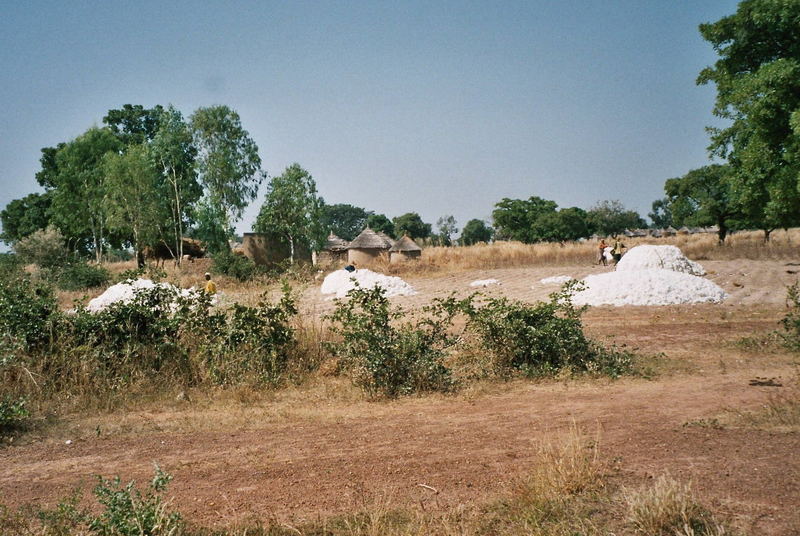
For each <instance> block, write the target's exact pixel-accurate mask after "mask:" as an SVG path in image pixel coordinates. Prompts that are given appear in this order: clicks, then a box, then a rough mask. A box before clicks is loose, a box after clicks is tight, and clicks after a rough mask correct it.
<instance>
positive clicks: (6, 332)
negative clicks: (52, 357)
mask: <svg viewBox="0 0 800 536" xmlns="http://www.w3.org/2000/svg"><path fill="white" fill-rule="evenodd" d="M57 319H58V307H57V304H56V299H55V296H54V295H53V290H52V289H51V288H50V287H48V286H47V285H44V284H42V283H33V282H32V281H31V280H30V279H29V278H27V277H19V278H15V279H10V280H3V279H0V337H8V338H10V339H12V340H16V341H19V342H20V344H22V345H23V346H24V347H25V348H27V349H36V348H39V347H41V346H43V345H45V344H46V343H48V342H49V341H50V338H51V336H52V333H53V328H54V324H55V322H56V321H57Z"/></svg>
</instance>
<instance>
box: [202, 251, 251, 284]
mask: <svg viewBox="0 0 800 536" xmlns="http://www.w3.org/2000/svg"><path fill="white" fill-rule="evenodd" d="M211 271H212V272H214V273H215V274H222V275H227V276H229V277H233V278H236V280H238V281H250V280H251V279H253V278H254V277H255V276H256V275H257V274H258V273H259V268H258V266H257V265H256V263H254V262H253V261H252V260H250V259H248V258H247V257H245V256H244V255H237V254H234V253H228V252H225V253H218V254H216V255H214V263H213V264H212V265H211Z"/></svg>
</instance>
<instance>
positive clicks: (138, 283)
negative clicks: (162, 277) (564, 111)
mask: <svg viewBox="0 0 800 536" xmlns="http://www.w3.org/2000/svg"><path fill="white" fill-rule="evenodd" d="M154 287H161V288H167V289H170V290H173V291H175V292H176V293H177V294H179V295H181V296H193V295H195V294H197V291H196V290H195V289H193V288H190V289H179V288H178V287H175V286H173V285H170V284H169V283H154V282H153V281H151V280H150V279H135V280H132V281H131V280H128V281H123V282H121V283H117V284H116V285H111V286H110V287H108V288H107V289H106V291H105V292H103V293H102V294H100V295H99V296H98V297H96V298H94V299H92V300H90V301H89V304H88V305H87V306H86V310H87V311H89V312H91V313H97V312H99V311H102V310H104V309H106V308H107V307H108V306H109V305H111V304H112V303H117V302H123V303H128V302H130V301H132V300H133V298H134V297H135V296H136V291H137V290H139V289H150V288H154Z"/></svg>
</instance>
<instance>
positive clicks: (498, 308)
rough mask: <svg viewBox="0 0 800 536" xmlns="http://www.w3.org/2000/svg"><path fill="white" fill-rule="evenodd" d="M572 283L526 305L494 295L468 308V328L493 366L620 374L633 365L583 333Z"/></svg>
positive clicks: (528, 371)
mask: <svg viewBox="0 0 800 536" xmlns="http://www.w3.org/2000/svg"><path fill="white" fill-rule="evenodd" d="M575 288H576V287H575V283H574V282H573V283H567V284H566V285H565V286H564V288H563V289H562V290H561V291H559V292H556V293H553V294H551V295H550V301H549V302H539V303H537V304H534V305H529V304H526V303H522V302H516V301H511V300H509V299H507V298H492V299H490V300H488V302H487V303H486V304H485V305H483V306H482V307H472V308H470V309H468V311H467V312H468V314H469V316H470V320H471V327H472V328H473V329H474V330H475V331H476V332H477V333H478V335H479V337H480V341H481V344H482V346H483V347H484V348H485V349H487V350H489V351H490V352H492V354H493V355H494V356H495V358H496V362H497V366H498V367H499V368H500V369H501V370H503V369H505V370H509V369H512V370H518V371H521V372H522V373H524V374H526V375H529V376H538V375H548V374H553V373H555V372H557V371H559V370H561V369H563V368H571V369H573V370H577V371H586V372H597V373H602V374H607V375H610V376H618V375H620V374H622V373H624V372H626V371H628V370H629V369H630V367H631V355H630V354H628V353H626V352H620V351H616V350H607V349H604V348H602V347H601V346H599V345H598V344H596V343H594V342H593V341H591V340H590V339H588V338H587V337H586V335H585V334H584V332H583V324H582V322H581V314H582V313H583V312H584V311H585V307H581V308H576V307H574V306H573V304H572V299H571V298H572V295H573V293H574V292H575Z"/></svg>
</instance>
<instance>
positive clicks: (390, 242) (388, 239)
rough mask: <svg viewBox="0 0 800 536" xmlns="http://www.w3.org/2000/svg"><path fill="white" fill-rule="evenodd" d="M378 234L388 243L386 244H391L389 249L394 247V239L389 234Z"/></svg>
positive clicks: (381, 232)
mask: <svg viewBox="0 0 800 536" xmlns="http://www.w3.org/2000/svg"><path fill="white" fill-rule="evenodd" d="M377 233H378V236H380V237H381V238H383V239H384V240H385V241H386V243H387V244H389V247H392V246H393V245H394V239H393V238H392V237H391V236H389V235H388V234H386V233H384V232H383V231H378V232H377Z"/></svg>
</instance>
